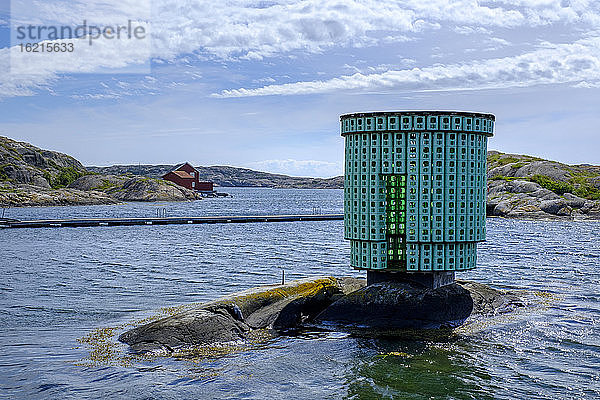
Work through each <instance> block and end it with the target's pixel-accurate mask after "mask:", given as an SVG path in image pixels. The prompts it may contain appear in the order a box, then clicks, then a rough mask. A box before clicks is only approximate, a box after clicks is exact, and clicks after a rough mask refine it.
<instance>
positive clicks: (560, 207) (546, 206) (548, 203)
mask: <svg viewBox="0 0 600 400" xmlns="http://www.w3.org/2000/svg"><path fill="white" fill-rule="evenodd" d="M540 210H542V211H543V212H546V213H548V214H554V215H570V214H571V212H570V210H571V209H570V207H569V206H568V204H567V202H566V201H565V200H564V199H556V200H544V201H542V202H541V203H540Z"/></svg>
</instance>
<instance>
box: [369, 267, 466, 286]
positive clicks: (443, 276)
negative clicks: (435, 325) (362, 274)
mask: <svg viewBox="0 0 600 400" xmlns="http://www.w3.org/2000/svg"><path fill="white" fill-rule="evenodd" d="M380 282H409V283H416V284H418V285H420V286H423V287H425V288H427V289H437V288H439V287H442V286H446V285H451V284H453V283H454V271H432V272H383V271H367V286H369V285H372V284H374V283H380Z"/></svg>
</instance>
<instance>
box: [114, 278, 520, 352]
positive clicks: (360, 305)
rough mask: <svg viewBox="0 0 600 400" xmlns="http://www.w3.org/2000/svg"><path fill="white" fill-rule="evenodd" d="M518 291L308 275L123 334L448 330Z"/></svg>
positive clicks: (157, 341) (147, 338) (216, 338)
mask: <svg viewBox="0 0 600 400" xmlns="http://www.w3.org/2000/svg"><path fill="white" fill-rule="evenodd" d="M522 306H523V302H522V301H521V300H520V299H519V297H517V296H516V295H514V294H510V293H506V292H502V291H498V290H496V289H493V288H490V287H488V286H486V285H482V284H478V283H474V282H467V281H458V282H457V283H455V284H452V285H448V286H445V287H442V288H439V289H435V290H432V289H423V288H421V287H417V286H411V285H410V284H404V283H388V282H386V283H377V284H373V285H370V286H366V281H365V280H363V279H356V278H333V277H323V278H311V279H303V280H299V281H294V282H290V283H288V284H285V285H270V286H261V287H257V288H254V289H250V290H246V291H244V292H240V293H237V294H233V295H231V296H227V297H224V298H221V299H219V300H216V301H212V302H209V303H204V304H200V305H197V306H194V307H192V308H189V309H186V310H184V311H181V312H178V313H175V314H174V315H171V316H168V317H165V318H161V319H159V320H156V321H153V322H151V323H148V324H145V325H142V326H139V327H136V328H133V329H131V330H129V331H126V332H125V333H123V334H121V335H120V336H119V341H121V342H123V343H126V344H128V345H129V346H130V347H131V349H132V350H133V351H134V352H136V353H145V352H154V353H158V354H166V355H169V354H172V353H174V352H178V351H180V350H182V349H186V348H193V347H202V346H208V345H217V344H225V343H231V342H240V341H241V342H244V341H246V340H248V339H249V338H250V337H251V336H252V334H253V332H256V331H258V330H269V331H271V332H273V333H275V334H281V333H286V332H290V331H295V330H298V329H311V330H335V331H346V332H350V333H352V334H355V335H367V336H382V335H383V336H396V337H398V336H410V337H417V336H419V335H424V334H425V335H427V334H432V335H438V334H442V335H447V334H448V333H450V332H451V330H452V329H453V328H455V327H457V326H460V325H461V324H463V323H465V321H466V322H467V323H468V320H469V319H470V318H479V317H486V316H491V315H496V314H499V313H507V312H510V311H512V310H514V309H515V308H518V307H522Z"/></svg>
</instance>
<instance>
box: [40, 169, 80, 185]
mask: <svg viewBox="0 0 600 400" xmlns="http://www.w3.org/2000/svg"><path fill="white" fill-rule="evenodd" d="M84 175H85V173H84V172H81V171H79V170H76V169H75V168H73V167H59V173H58V174H57V175H56V176H52V175H51V174H50V172H48V171H44V179H46V180H47V181H48V183H49V184H50V186H51V187H52V189H61V188H64V187H67V186H69V185H70V184H71V183H73V182H75V181H76V180H77V179H79V178H81V177H82V176H84Z"/></svg>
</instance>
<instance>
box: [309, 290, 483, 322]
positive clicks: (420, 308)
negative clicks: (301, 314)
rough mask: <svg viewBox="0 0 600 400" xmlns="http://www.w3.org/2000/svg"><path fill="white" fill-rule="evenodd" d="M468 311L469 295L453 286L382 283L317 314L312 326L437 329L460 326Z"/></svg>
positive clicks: (347, 297) (346, 297)
mask: <svg viewBox="0 0 600 400" xmlns="http://www.w3.org/2000/svg"><path fill="white" fill-rule="evenodd" d="M472 309H473V300H472V299H471V296H470V294H469V292H468V291H467V290H465V289H464V288H462V287H461V286H459V285H457V284H452V285H447V286H443V287H440V288H438V289H423V288H421V287H420V286H417V285H411V284H408V283H401V282H383V283H376V284H373V285H370V286H367V287H365V288H363V289H360V290H357V291H355V292H352V293H350V294H348V295H346V296H344V297H342V298H341V299H339V300H338V301H336V302H335V303H333V304H332V305H331V306H329V307H327V309H325V310H324V311H323V312H322V313H321V314H319V315H318V316H317V317H316V319H315V323H316V324H317V325H323V326H327V327H335V328H342V329H348V328H350V329H367V330H369V331H371V332H373V331H381V332H393V331H395V330H402V329H439V328H444V327H455V326H458V325H460V324H461V323H462V322H464V321H465V320H466V319H467V318H468V317H469V315H470V314H471V311H472Z"/></svg>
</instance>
